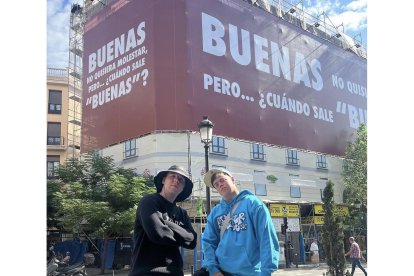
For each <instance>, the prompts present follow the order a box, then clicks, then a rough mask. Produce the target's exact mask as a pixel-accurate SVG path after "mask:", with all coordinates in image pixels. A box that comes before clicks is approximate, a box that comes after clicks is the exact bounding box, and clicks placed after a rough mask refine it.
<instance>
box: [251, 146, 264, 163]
mask: <svg viewBox="0 0 414 276" xmlns="http://www.w3.org/2000/svg"><path fill="white" fill-rule="evenodd" d="M251 158H252V159H253V160H262V161H264V160H265V154H264V149H263V145H260V144H252V152H251Z"/></svg>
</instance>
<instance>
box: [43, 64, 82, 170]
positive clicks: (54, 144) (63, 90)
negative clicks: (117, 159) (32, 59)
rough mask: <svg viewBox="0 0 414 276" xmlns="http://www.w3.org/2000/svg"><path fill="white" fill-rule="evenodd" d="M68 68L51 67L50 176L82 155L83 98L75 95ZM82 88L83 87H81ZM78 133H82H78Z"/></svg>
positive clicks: (48, 75) (49, 92)
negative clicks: (81, 99)
mask: <svg viewBox="0 0 414 276" xmlns="http://www.w3.org/2000/svg"><path fill="white" fill-rule="evenodd" d="M69 80H70V78H69V77H68V70H67V69H61V68H48V69H47V86H46V93H47V97H46V98H47V100H48V104H47V106H48V110H47V141H46V143H47V177H48V178H51V177H53V176H54V175H55V173H56V170H57V168H58V167H59V165H60V164H63V163H65V162H66V160H67V159H69V158H72V157H75V158H76V157H79V155H80V137H79V136H80V127H75V126H78V125H80V123H79V122H78V121H80V117H81V113H80V111H79V110H80V108H81V107H80V102H79V100H78V99H77V98H76V97H74V96H73V93H72V92H71V90H72V89H73V87H72V85H70V83H69ZM77 90H78V91H80V89H79V88H78V89H77ZM76 113H77V115H75V114H76ZM74 133H78V134H77V135H74Z"/></svg>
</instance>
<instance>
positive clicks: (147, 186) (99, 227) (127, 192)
mask: <svg viewBox="0 0 414 276" xmlns="http://www.w3.org/2000/svg"><path fill="white" fill-rule="evenodd" d="M153 192H155V187H154V185H153V183H152V178H148V177H147V178H145V177H142V176H138V175H136V174H135V173H134V172H133V171H132V170H129V169H124V168H119V167H117V166H115V163H114V161H113V159H112V158H111V157H100V156H99V155H97V154H88V155H87V156H86V157H85V159H84V160H83V161H80V160H77V159H72V160H69V161H68V162H67V163H66V164H65V165H62V166H61V167H60V168H59V171H58V177H57V179H56V180H53V181H48V218H49V219H50V220H51V221H52V218H53V219H54V221H56V220H58V221H60V225H61V226H63V227H64V229H66V230H71V231H73V232H74V233H77V232H79V231H81V230H88V231H89V232H95V233H96V234H99V236H104V237H111V236H114V235H121V234H130V233H131V231H132V229H133V224H134V219H135V212H136V208H137V205H138V203H139V201H140V200H141V198H142V197H143V196H144V195H146V194H148V193H153Z"/></svg>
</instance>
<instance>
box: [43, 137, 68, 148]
mask: <svg viewBox="0 0 414 276" xmlns="http://www.w3.org/2000/svg"><path fill="white" fill-rule="evenodd" d="M47 145H48V146H64V145H65V137H63V136H47Z"/></svg>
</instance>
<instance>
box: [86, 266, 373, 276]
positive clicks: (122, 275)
mask: <svg viewBox="0 0 414 276" xmlns="http://www.w3.org/2000/svg"><path fill="white" fill-rule="evenodd" d="M327 267H328V266H327V265H326V264H325V263H321V265H320V267H318V268H315V267H313V265H311V264H300V265H298V267H297V268H296V266H293V267H291V268H281V269H278V270H277V272H275V273H274V275H275V276H276V275H277V276H283V275H292V274H291V272H292V271H296V272H299V271H309V270H312V271H315V270H318V271H321V272H322V271H323V272H325V271H326V270H327ZM364 267H366V264H365V265H364ZM347 268H349V270H351V269H350V266H349V264H347ZM358 270H359V269H358ZM86 272H87V273H88V276H95V275H102V274H100V269H99V268H96V267H87V268H86ZM361 273H362V272H361ZM104 275H117V276H127V275H128V270H122V269H120V270H112V269H106V270H105V274H104ZM190 275H191V273H190V271H185V276H190ZM321 275H322V273H321Z"/></svg>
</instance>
